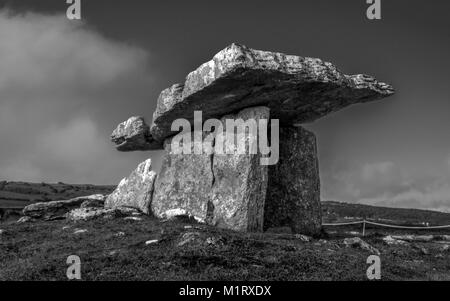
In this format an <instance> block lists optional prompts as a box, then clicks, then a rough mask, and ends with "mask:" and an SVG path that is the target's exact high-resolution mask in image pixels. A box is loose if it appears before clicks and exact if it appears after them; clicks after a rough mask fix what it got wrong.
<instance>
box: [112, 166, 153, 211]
mask: <svg viewBox="0 0 450 301" xmlns="http://www.w3.org/2000/svg"><path fill="white" fill-rule="evenodd" d="M155 179H156V173H155V172H154V171H153V170H152V161H151V159H148V160H146V161H144V162H142V163H141V164H139V166H138V167H137V168H136V170H134V171H133V172H132V173H131V174H130V175H129V176H128V177H127V178H124V179H123V180H122V181H121V182H120V183H119V186H117V188H116V190H114V192H113V193H111V194H110V195H109V196H108V197H107V199H106V201H105V208H121V207H129V208H135V209H138V210H140V211H142V212H143V213H146V214H149V213H150V205H151V202H152V194H153V188H154V182H155Z"/></svg>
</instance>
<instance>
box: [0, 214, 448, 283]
mask: <svg viewBox="0 0 450 301" xmlns="http://www.w3.org/2000/svg"><path fill="white" fill-rule="evenodd" d="M0 229H1V230H2V231H1V230H0V233H1V234H0V280H66V279H67V277H66V271H67V268H68V264H66V261H67V257H68V256H70V255H77V256H79V257H80V259H81V273H82V279H83V280H224V281H227V280H232V281H235V280H274V281H284V280H367V276H366V270H367V268H368V267H369V264H367V263H366V261H367V258H368V256H369V255H371V253H370V252H368V251H365V250H362V249H359V248H351V247H346V246H345V245H344V244H343V239H344V238H345V237H354V236H356V235H357V234H355V233H352V234H351V235H349V232H348V231H350V230H353V231H356V230H357V229H356V230H355V229H342V230H341V229H340V230H339V232H335V231H336V229H325V230H324V233H323V235H322V236H321V237H317V238H314V239H312V240H311V241H309V242H307V241H303V240H302V239H301V238H300V237H299V236H295V235H292V234H288V233H284V234H274V233H272V234H269V233H261V234H246V233H237V232H233V231H228V230H220V229H215V228H212V227H209V226H205V225H198V224H195V223H193V222H192V221H189V220H172V221H165V222H163V221H160V220H157V219H154V218H151V217H147V216H144V217H141V220H125V219H124V218H116V219H113V220H111V219H103V218H100V219H96V220H92V221H87V222H77V223H74V222H69V221H53V222H34V223H25V224H17V223H8V224H2V225H0ZM77 230H87V232H83V233H79V234H74V232H75V231H77ZM327 231H328V232H329V233H331V234H329V233H327ZM376 231H379V230H376V229H372V230H370V229H369V230H368V232H369V235H368V236H366V237H364V238H363V239H364V240H365V241H366V242H368V243H369V244H370V245H372V246H373V247H375V248H377V249H379V250H380V252H381V256H380V257H381V276H382V280H450V251H449V250H448V249H447V250H444V249H445V245H444V244H441V243H438V242H430V243H412V244H409V245H407V246H391V245H387V244H386V243H384V242H383V241H382V238H383V237H384V235H385V234H386V233H380V232H376ZM447 232H448V231H447ZM441 234H442V233H441ZM443 234H448V233H443ZM149 241H157V242H153V243H148V244H146V242H149Z"/></svg>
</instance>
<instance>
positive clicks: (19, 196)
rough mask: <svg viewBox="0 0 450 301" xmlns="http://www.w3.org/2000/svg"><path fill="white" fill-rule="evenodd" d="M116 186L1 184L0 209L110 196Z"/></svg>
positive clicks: (4, 182) (3, 182) (5, 182)
mask: <svg viewBox="0 0 450 301" xmlns="http://www.w3.org/2000/svg"><path fill="white" fill-rule="evenodd" d="M114 189H115V186H106V185H105V186H97V185H90V184H65V183H57V184H47V183H26V182H7V181H2V182H0V208H4V209H6V208H23V207H25V206H27V205H29V204H32V203H37V202H50V201H59V200H68V199H72V198H76V197H80V196H87V195H92V194H109V193H111V192H112V191H113V190H114Z"/></svg>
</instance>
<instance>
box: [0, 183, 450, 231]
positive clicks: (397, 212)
mask: <svg viewBox="0 0 450 301" xmlns="http://www.w3.org/2000/svg"><path fill="white" fill-rule="evenodd" d="M115 188H116V186H112V185H111V186H109V185H103V186H98V185H90V184H65V183H56V184H48V183H26V182H7V181H0V210H2V211H5V210H8V211H11V210H14V211H17V212H20V210H21V209H22V208H24V207H25V206H27V205H29V204H32V203H36V202H49V201H59V200H68V199H72V198H76V197H80V196H87V195H92V194H110V193H111V192H112V191H113V190H114V189H115ZM322 213H323V221H324V223H335V222H347V221H352V220H361V219H364V218H365V219H369V220H376V221H379V222H383V223H388V224H399V225H424V224H425V223H427V222H428V223H430V226H432V225H449V224H450V213H442V212H435V211H427V210H419V209H401V208H387V207H375V206H369V205H361V204H350V203H343V202H335V201H324V202H322Z"/></svg>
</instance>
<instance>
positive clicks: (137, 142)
mask: <svg viewBox="0 0 450 301" xmlns="http://www.w3.org/2000/svg"><path fill="white" fill-rule="evenodd" d="M111 141H112V142H114V143H115V144H116V148H117V150H118V151H121V152H129V151H147V150H153V149H160V148H161V144H160V143H158V142H156V141H154V140H153V138H152V136H151V135H150V127H149V126H148V125H147V124H146V123H145V120H144V118H142V117H131V118H130V119H128V120H127V121H124V122H122V123H121V124H119V125H118V126H117V128H116V129H115V130H114V132H113V133H112V134H111Z"/></svg>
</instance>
